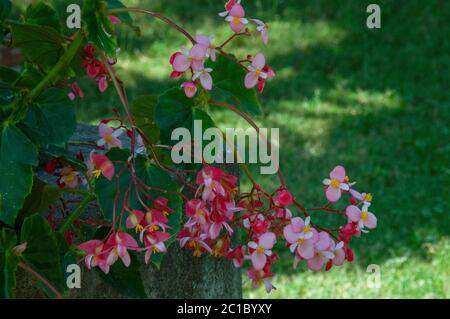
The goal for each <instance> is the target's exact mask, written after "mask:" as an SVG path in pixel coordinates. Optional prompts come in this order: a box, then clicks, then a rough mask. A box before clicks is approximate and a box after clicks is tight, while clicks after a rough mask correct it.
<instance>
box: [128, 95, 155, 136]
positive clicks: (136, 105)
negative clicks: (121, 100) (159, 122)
mask: <svg viewBox="0 0 450 319" xmlns="http://www.w3.org/2000/svg"><path fill="white" fill-rule="evenodd" d="M157 103H158V97H157V96H153V95H143V96H139V97H137V98H136V99H134V101H133V103H132V104H131V107H130V110H131V113H132V114H133V117H134V119H135V121H136V124H137V126H138V127H139V128H140V129H141V130H142V132H144V134H145V136H146V137H147V138H148V139H149V140H150V141H151V142H152V143H156V142H158V140H159V128H158V127H157V126H156V125H155V108H156V104H157Z"/></svg>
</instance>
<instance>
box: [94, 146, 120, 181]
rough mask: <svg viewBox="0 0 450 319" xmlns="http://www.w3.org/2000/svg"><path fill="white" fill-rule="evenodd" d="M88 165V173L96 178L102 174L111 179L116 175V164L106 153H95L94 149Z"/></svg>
mask: <svg viewBox="0 0 450 319" xmlns="http://www.w3.org/2000/svg"><path fill="white" fill-rule="evenodd" d="M87 166H88V174H89V175H90V176H94V177H95V178H98V177H99V176H100V174H102V175H103V176H104V177H105V178H106V179H108V180H111V179H112V178H113V176H114V164H113V163H112V162H111V161H110V160H109V158H108V157H106V156H105V155H102V154H95V152H94V151H92V152H91V154H90V156H89V162H88V164H87Z"/></svg>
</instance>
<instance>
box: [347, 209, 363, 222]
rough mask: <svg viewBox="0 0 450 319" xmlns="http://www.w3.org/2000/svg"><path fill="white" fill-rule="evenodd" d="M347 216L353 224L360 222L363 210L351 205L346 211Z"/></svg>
mask: <svg viewBox="0 0 450 319" xmlns="http://www.w3.org/2000/svg"><path fill="white" fill-rule="evenodd" d="M345 214H346V215H347V217H348V218H349V219H350V220H351V221H352V222H355V223H356V222H358V221H359V220H360V219H361V210H360V209H359V208H358V207H357V206H354V205H350V206H348V207H347V208H346V209H345Z"/></svg>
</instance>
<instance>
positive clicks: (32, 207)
mask: <svg viewBox="0 0 450 319" xmlns="http://www.w3.org/2000/svg"><path fill="white" fill-rule="evenodd" d="M60 197H61V190H60V188H59V187H57V186H55V185H51V184H47V183H45V182H43V181H42V180H40V179H39V178H38V177H36V176H34V178H33V187H32V189H31V193H30V194H29V195H28V196H27V198H26V199H25V202H24V204H23V207H22V208H21V210H20V212H19V216H20V217H17V221H16V225H17V224H19V225H20V224H21V223H22V222H23V219H24V218H26V217H28V216H30V215H33V214H35V213H40V212H42V211H43V210H45V209H47V208H48V207H49V206H50V205H51V204H53V203H54V202H55V201H56V200H58V199H59V198H60Z"/></svg>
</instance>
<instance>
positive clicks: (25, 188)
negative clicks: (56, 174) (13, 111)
mask: <svg viewBox="0 0 450 319" xmlns="http://www.w3.org/2000/svg"><path fill="white" fill-rule="evenodd" d="M37 163H38V157H37V149H36V147H35V146H34V145H33V144H32V143H31V141H30V140H29V139H28V137H27V136H26V135H25V134H24V133H22V131H21V130H20V129H19V128H17V127H16V126H14V125H5V126H3V127H2V128H1V137H0V220H1V221H3V222H5V223H6V224H9V225H13V224H14V221H15V219H16V216H17V213H18V211H19V209H20V208H22V204H23V202H24V200H25V198H26V197H27V195H28V194H29V193H30V191H31V186H32V181H33V175H32V166H36V165H37Z"/></svg>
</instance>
